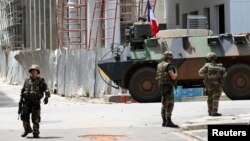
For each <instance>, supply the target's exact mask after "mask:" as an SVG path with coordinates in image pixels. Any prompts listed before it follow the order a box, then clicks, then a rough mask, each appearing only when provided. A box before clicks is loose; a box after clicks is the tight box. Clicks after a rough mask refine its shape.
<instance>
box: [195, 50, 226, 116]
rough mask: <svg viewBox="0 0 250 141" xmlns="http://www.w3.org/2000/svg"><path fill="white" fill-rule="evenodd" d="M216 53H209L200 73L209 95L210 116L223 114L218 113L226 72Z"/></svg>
mask: <svg viewBox="0 0 250 141" xmlns="http://www.w3.org/2000/svg"><path fill="white" fill-rule="evenodd" d="M216 59H217V56H216V54H215V53H208V55H207V61H208V62H207V63H206V64H205V65H204V66H203V67H202V68H201V69H200V70H199V75H200V76H201V77H203V78H204V81H203V82H204V85H205V91H204V92H205V93H206V94H207V96H208V99H207V104H208V114H209V116H221V114H220V113H218V106H219V99H220V95H221V93H222V87H221V84H222V80H223V77H225V75H226V72H225V68H224V67H223V65H222V64H219V63H216Z"/></svg>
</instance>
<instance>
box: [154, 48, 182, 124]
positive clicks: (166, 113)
mask: <svg viewBox="0 0 250 141" xmlns="http://www.w3.org/2000/svg"><path fill="white" fill-rule="evenodd" d="M172 59H173V54H172V52H170V51H166V52H164V60H163V61H162V62H160V63H159V64H158V65H157V76H156V79H157V81H158V84H159V85H160V87H161V96H162V98H161V102H162V109H161V115H162V120H163V123H162V127H174V128H178V125H176V124H174V123H173V122H172V120H171V116H172V111H173V108H174V94H173V87H174V85H175V81H176V80H177V70H176V69H175V67H174V66H173V64H172Z"/></svg>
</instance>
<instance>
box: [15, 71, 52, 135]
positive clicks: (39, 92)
mask: <svg viewBox="0 0 250 141" xmlns="http://www.w3.org/2000/svg"><path fill="white" fill-rule="evenodd" d="M31 69H34V68H32V67H31ZM31 69H30V71H31ZM38 72H39V73H40V71H39V70H38ZM44 93H45V98H44V103H45V104H47V103H48V98H49V97H50V92H49V90H48V88H47V84H46V83H45V81H44V79H43V78H40V77H37V78H32V77H30V78H28V79H26V80H25V82H24V85H23V88H22V90H21V99H20V102H21V101H22V103H23V104H22V111H21V120H22V121H23V127H24V130H25V132H24V134H23V135H22V137H25V136H26V135H27V134H28V133H31V132H32V128H31V126H30V115H31V119H32V123H33V135H34V136H36V137H39V136H38V135H39V133H40V132H39V122H40V121H41V116H40V112H41V105H40V103H41V102H40V100H41V99H42V98H43V96H44Z"/></svg>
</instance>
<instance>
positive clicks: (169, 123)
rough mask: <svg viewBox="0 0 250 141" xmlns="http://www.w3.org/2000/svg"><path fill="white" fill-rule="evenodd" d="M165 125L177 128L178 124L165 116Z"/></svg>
mask: <svg viewBox="0 0 250 141" xmlns="http://www.w3.org/2000/svg"><path fill="white" fill-rule="evenodd" d="M166 127H173V128H179V126H178V125H176V124H174V123H173V122H172V120H171V118H170V117H168V118H167V121H166Z"/></svg>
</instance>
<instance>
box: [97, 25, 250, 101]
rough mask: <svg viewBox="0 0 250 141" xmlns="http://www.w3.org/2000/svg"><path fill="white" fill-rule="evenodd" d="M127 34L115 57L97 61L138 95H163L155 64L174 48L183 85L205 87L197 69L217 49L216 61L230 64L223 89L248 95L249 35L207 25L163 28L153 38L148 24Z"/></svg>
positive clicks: (240, 96) (147, 97)
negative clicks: (222, 31) (218, 31)
mask: <svg viewBox="0 0 250 141" xmlns="http://www.w3.org/2000/svg"><path fill="white" fill-rule="evenodd" d="M126 37H127V42H126V44H125V45H124V46H118V47H113V48H112V53H113V57H111V58H107V59H102V60H100V61H99V63H98V66H99V69H100V72H101V74H102V76H106V77H108V78H109V79H110V80H112V81H113V82H114V83H115V84H116V85H118V86H119V87H120V88H123V89H128V90H129V92H130V94H131V96H132V97H133V98H134V99H135V100H137V101H139V102H157V101H159V100H160V89H159V86H158V84H157V81H156V80H155V76H156V66H157V64H158V62H159V61H161V59H162V57H163V52H164V51H166V50H170V51H172V52H173V57H174V60H173V64H174V65H175V66H176V68H177V69H178V85H179V86H183V87H184V88H194V87H203V81H202V78H201V77H199V75H198V70H199V69H200V68H201V67H202V66H203V65H204V64H205V62H206V56H207V53H209V52H215V53H216V54H217V55H218V62H220V63H223V64H224V66H225V67H226V69H227V76H226V78H225V80H224V83H223V89H224V92H225V94H226V95H227V96H228V97H229V98H230V99H233V100H236V99H237V100H243V99H250V43H249V41H250V38H249V35H247V34H241V35H232V34H221V35H213V33H212V31H209V30H204V29H189V30H187V29H176V30H162V31H160V32H159V33H158V35H157V37H156V38H151V33H150V25H148V24H134V26H133V27H132V28H130V29H127V30H126Z"/></svg>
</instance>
